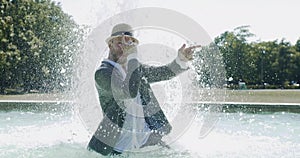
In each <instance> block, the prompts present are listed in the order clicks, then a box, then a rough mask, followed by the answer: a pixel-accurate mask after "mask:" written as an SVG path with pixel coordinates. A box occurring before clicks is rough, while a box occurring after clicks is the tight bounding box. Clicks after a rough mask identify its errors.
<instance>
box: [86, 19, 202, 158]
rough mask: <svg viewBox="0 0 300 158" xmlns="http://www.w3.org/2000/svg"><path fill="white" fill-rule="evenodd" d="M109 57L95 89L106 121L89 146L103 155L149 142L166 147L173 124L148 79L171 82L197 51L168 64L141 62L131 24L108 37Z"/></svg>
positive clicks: (187, 50)
mask: <svg viewBox="0 0 300 158" xmlns="http://www.w3.org/2000/svg"><path fill="white" fill-rule="evenodd" d="M106 42H107V44H108V47H109V56H108V59H105V60H103V61H102V64H101V66H100V67H99V68H98V70H97V71H96V73H95V81H96V88H97V91H98V96H99V100H100V104H101V108H102V111H103V120H102V121H101V122H100V125H99V127H98V128H97V130H96V132H95V133H94V135H93V137H92V138H91V140H90V142H89V144H88V148H89V149H91V150H94V151H96V152H98V153H101V154H102V155H109V154H121V153H122V152H123V151H130V150H132V149H138V148H141V147H145V146H150V145H163V144H164V143H163V142H162V140H161V139H162V137H163V136H164V135H166V134H168V133H170V131H171V128H172V127H171V125H170V123H169V122H168V120H167V118H166V116H165V115H164V113H163V111H162V109H161V108H160V106H159V103H158V101H157V99H156V98H155V96H154V94H153V91H152V89H151V87H150V83H154V82H159V81H163V80H169V79H171V78H172V77H174V76H176V75H178V74H179V73H181V72H183V71H185V70H187V69H188V67H187V65H186V62H187V61H189V60H192V56H193V54H192V53H193V51H192V50H193V49H194V48H197V47H200V46H193V47H189V48H185V44H184V45H183V46H182V47H181V48H180V49H179V50H178V57H177V58H176V59H175V60H174V61H173V62H171V63H170V64H168V65H165V66H160V67H154V66H147V65H142V64H140V63H139V62H138V60H137V59H136V54H137V48H136V47H137V45H138V43H139V41H138V40H137V39H136V38H134V37H133V34H132V28H131V26H130V25H128V24H118V25H116V26H114V28H113V30H112V34H111V36H110V37H109V38H108V39H107V40H106Z"/></svg>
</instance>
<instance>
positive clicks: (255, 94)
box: [0, 90, 300, 104]
mask: <svg viewBox="0 0 300 158" xmlns="http://www.w3.org/2000/svg"><path fill="white" fill-rule="evenodd" d="M156 93H157V92H156ZM158 93H159V92H158ZM220 94H221V95H222V94H226V96H227V97H226V99H225V101H226V102H263V103H299V104H300V90H227V91H226V92H221V93H220ZM158 97H159V95H158ZM196 98H199V101H209V99H208V100H205V97H196ZM0 100H44V101H47V100H68V99H67V98H65V97H64V95H61V94H23V95H0ZM197 100H198V99H197Z"/></svg>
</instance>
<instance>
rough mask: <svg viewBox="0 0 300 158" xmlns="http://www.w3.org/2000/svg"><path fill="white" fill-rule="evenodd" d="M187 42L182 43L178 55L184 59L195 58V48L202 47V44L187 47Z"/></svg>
mask: <svg viewBox="0 0 300 158" xmlns="http://www.w3.org/2000/svg"><path fill="white" fill-rule="evenodd" d="M185 46H186V45H185V44H183V45H182V47H181V48H179V49H178V57H179V59H180V60H182V61H185V62H187V61H190V60H193V54H194V49H195V48H200V47H201V45H196V46H191V47H187V48H185Z"/></svg>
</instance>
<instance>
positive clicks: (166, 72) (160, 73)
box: [142, 60, 188, 83]
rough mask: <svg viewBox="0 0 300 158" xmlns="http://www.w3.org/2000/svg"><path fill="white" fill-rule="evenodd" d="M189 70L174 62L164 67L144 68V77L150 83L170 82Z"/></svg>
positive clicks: (145, 66) (146, 66) (144, 66)
mask: <svg viewBox="0 0 300 158" xmlns="http://www.w3.org/2000/svg"><path fill="white" fill-rule="evenodd" d="M186 70H188V68H182V67H181V65H179V64H178V63H177V61H176V60H173V61H172V62H171V63H170V64H167V65H164V66H158V67H157V66H148V65H143V66H142V73H143V74H142V77H145V78H146V79H147V81H148V82H149V83H153V82H159V81H164V80H169V79H171V78H173V77H175V76H176V75H178V74H180V73H182V72H184V71H186Z"/></svg>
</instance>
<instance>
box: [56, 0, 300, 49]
mask: <svg viewBox="0 0 300 158" xmlns="http://www.w3.org/2000/svg"><path fill="white" fill-rule="evenodd" d="M56 1H58V2H60V3H61V6H62V8H63V10H64V11H65V12H66V13H68V14H70V15H71V16H72V17H73V18H74V20H75V21H76V22H77V23H79V24H85V25H90V26H92V27H97V25H99V24H100V23H101V21H102V20H105V19H107V18H109V17H111V16H113V15H115V14H117V13H120V12H122V11H126V10H130V9H134V8H140V7H161V8H166V9H172V10H175V11H177V12H179V13H182V14H184V15H186V16H188V17H190V18H192V19H193V20H195V21H197V22H198V23H199V24H200V25H201V26H202V27H203V28H204V30H206V31H207V33H208V34H209V35H210V36H211V38H215V37H216V36H218V35H220V34H221V33H223V32H225V31H232V30H233V29H234V28H236V27H238V26H242V25H250V31H251V32H252V33H254V34H255V35H256V37H255V38H254V40H258V41H271V40H276V39H279V40H281V39H282V38H285V39H286V40H287V41H289V42H291V43H292V44H295V42H296V41H297V40H298V39H299V38H300V21H299V20H298V19H299V17H298V16H299V15H300V9H299V6H300V1H299V0H180V1H179V0H56Z"/></svg>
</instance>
